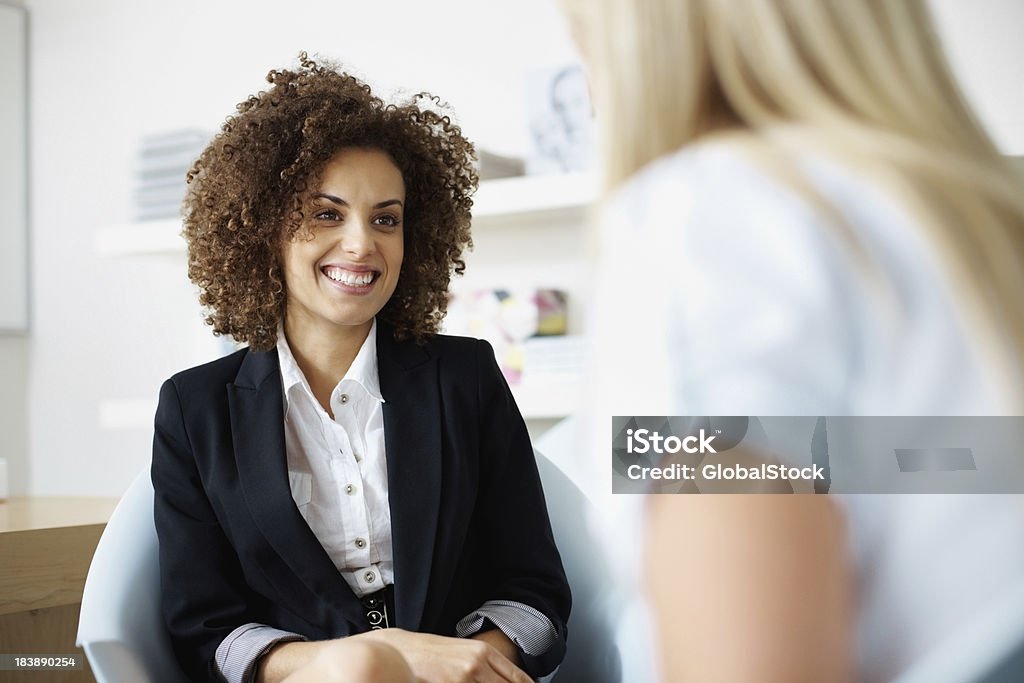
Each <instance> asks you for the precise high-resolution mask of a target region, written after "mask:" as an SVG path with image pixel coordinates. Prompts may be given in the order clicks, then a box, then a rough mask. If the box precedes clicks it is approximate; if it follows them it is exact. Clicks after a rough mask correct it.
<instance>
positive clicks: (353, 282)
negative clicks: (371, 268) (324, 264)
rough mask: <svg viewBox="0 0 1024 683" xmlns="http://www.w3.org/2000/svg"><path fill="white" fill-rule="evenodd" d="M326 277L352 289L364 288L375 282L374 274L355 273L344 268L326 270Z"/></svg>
mask: <svg viewBox="0 0 1024 683" xmlns="http://www.w3.org/2000/svg"><path fill="white" fill-rule="evenodd" d="M324 275H326V276H327V277H329V278H331V279H332V280H334V281H335V282H340V283H342V284H345V285H349V286H351V287H363V286H366V285H368V284H370V282H371V281H372V280H373V273H372V272H365V273H353V272H350V271H347V270H344V269H343V268H325V269H324Z"/></svg>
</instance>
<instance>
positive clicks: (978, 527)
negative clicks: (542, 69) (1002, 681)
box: [563, 0, 1024, 683]
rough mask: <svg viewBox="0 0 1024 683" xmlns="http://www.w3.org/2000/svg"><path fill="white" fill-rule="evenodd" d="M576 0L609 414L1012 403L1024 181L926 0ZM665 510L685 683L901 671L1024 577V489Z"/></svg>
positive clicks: (965, 629) (663, 527)
mask: <svg viewBox="0 0 1024 683" xmlns="http://www.w3.org/2000/svg"><path fill="white" fill-rule="evenodd" d="M563 3H564V5H565V6H566V9H567V13H568V15H569V18H570V22H571V24H572V27H573V30H574V32H575V34H576V36H577V37H578V40H579V43H580V47H581V51H582V52H583V54H584V57H585V59H586V61H587V62H588V63H589V69H590V75H591V85H592V90H593V94H594V97H595V102H596V112H597V117H598V124H599V129H600V131H601V135H602V136H603V153H604V155H605V161H606V170H607V180H608V184H609V188H610V190H611V192H610V196H609V199H608V201H607V203H606V207H605V211H604V212H603V221H602V225H603V229H602V235H601V236H602V241H601V243H602V258H603V259H604V261H605V265H606V267H607V268H609V270H608V271H607V273H606V274H608V275H609V276H608V277H605V278H604V279H603V281H604V283H605V286H604V288H603V290H604V291H603V296H604V299H602V301H601V311H602V313H603V314H604V315H603V316H602V317H603V318H605V320H604V321H603V322H599V323H598V329H597V334H596V337H595V339H596V340H597V344H598V347H599V352H598V361H599V363H600V364H599V366H598V367H600V368H601V370H600V377H601V379H600V380H599V381H600V382H601V383H602V384H603V386H602V387H599V389H600V390H599V391H595V392H594V395H595V396H600V397H601V399H600V400H602V401H603V404H602V406H601V407H600V409H599V410H597V411H596V414H597V415H598V418H599V419H600V420H607V418H608V416H609V415H998V414H1020V411H1021V409H1022V407H1024V394H1022V389H1021V387H1024V382H1022V379H1024V378H1022V374H1024V373H1022V362H1021V359H1022V358H1024V306H1022V304H1021V292H1022V291H1024V192H1022V191H1021V189H1022V187H1024V185H1022V180H1021V178H1020V177H1019V176H1018V175H1016V174H1015V173H1014V172H1013V171H1012V170H1011V168H1010V166H1009V163H1008V162H1007V161H1006V160H1004V159H1002V158H1001V157H1000V156H999V154H998V152H997V150H996V149H995V147H994V145H993V143H992V142H991V141H990V139H989V138H988V137H987V136H986V134H985V132H984V131H983V130H982V129H981V127H980V125H979V124H978V122H977V120H976V118H975V116H974V115H973V114H972V112H971V111H970V109H969V107H968V106H967V104H966V103H965V102H964V99H963V97H962V96H961V94H960V92H959V91H958V89H957V86H956V84H955V83H954V81H953V79H952V77H951V76H950V72H949V70H948V68H947V66H946V64H945V61H944V58H943V56H942V54H941V51H940V49H939V47H938V45H937V43H936V39H935V37H934V34H933V30H932V25H931V22H930V18H929V16H928V13H927V11H926V9H925V7H924V4H923V2H921V1H918V0H898V1H891V0H859V1H856V2H848V1H846V0H821V1H809V0H730V1H729V2H725V1H724V0H634V1H633V2H628V3H626V2H620V1H619V0H563ZM605 424H606V422H602V425H605ZM601 436H606V435H604V434H601ZM645 515H646V524H645V526H644V531H645V537H646V542H645V543H643V547H642V548H637V549H636V551H635V554H633V555H632V557H633V559H634V560H635V561H636V562H637V563H639V562H641V561H644V563H645V564H644V567H645V569H640V568H639V567H638V569H637V571H636V572H635V574H636V575H637V576H639V577H640V579H639V581H638V582H637V583H638V585H637V586H636V588H637V589H638V590H642V591H643V592H644V593H645V594H646V595H647V597H648V604H649V605H650V612H651V617H652V619H651V622H652V624H653V626H654V629H655V630H654V632H655V634H656V635H655V641H656V643H657V645H658V650H659V652H660V655H659V656H658V657H657V660H656V661H657V668H660V670H661V678H662V679H663V680H665V681H671V682H672V683H683V682H686V681H701V682H702V683H709V682H715V681H760V682H762V683H763V682H772V681H778V682H780V683H782V682H784V683H794V682H799V681H809V682H821V681H851V680H859V681H867V682H871V683H873V682H879V681H891V680H896V679H897V678H898V677H899V676H901V675H913V672H914V670H915V667H921V666H923V665H924V664H926V663H927V662H928V661H929V660H930V659H931V658H934V657H936V656H937V654H936V653H942V652H949V653H954V652H955V651H956V649H957V647H958V644H960V643H963V642H966V639H967V634H968V633H970V632H977V630H978V629H979V628H981V626H980V625H982V624H986V623H995V622H996V621H998V618H999V615H998V613H999V611H1000V609H1001V608H1002V606H1004V605H1005V604H1006V599H1005V598H1006V596H1007V595H1010V594H1014V595H1021V594H1022V590H1024V543H1021V542H1020V539H1021V538H1024V505H1022V501H1021V497H1019V496H966V495H965V496H940V495H934V496H908V495H887V496H848V497H839V496H829V497H825V496H817V497H815V496H803V497H786V498H784V499H783V498H772V497H769V496H761V497H758V496H748V497H742V496H735V497H731V496H729V497H727V496H718V497H715V496H703V497H696V496H692V497H691V496H657V497H652V499H651V500H649V501H648V502H647V507H646V510H645ZM619 538H621V537H619ZM619 554H620V555H624V556H626V557H630V556H631V555H630V553H624V552H622V546H619ZM972 630H973V631H972ZM950 657H953V655H952V654H951V655H950ZM950 661H951V662H953V661H954V659H950ZM955 661H957V662H959V663H960V664H962V665H964V666H965V667H967V665H966V664H964V661H965V660H955ZM953 668H955V667H952V666H951V667H945V673H944V675H950V676H952V674H951V673H950V672H951V671H952V669H953ZM967 668H969V667H967ZM967 668H964V669H963V670H964V671H966V670H967ZM918 670H920V669H918ZM931 680H939V679H937V678H935V679H931ZM950 680H953V678H950Z"/></svg>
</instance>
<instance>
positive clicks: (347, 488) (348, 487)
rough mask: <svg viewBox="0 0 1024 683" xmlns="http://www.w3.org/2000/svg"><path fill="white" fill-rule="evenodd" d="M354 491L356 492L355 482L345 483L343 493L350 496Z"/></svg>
mask: <svg viewBox="0 0 1024 683" xmlns="http://www.w3.org/2000/svg"><path fill="white" fill-rule="evenodd" d="M355 492H356V486H355V484H345V493H347V494H348V495H350V496H351V495H352V494H354V493H355Z"/></svg>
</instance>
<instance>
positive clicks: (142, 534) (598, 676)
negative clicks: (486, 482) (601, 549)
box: [78, 453, 622, 683]
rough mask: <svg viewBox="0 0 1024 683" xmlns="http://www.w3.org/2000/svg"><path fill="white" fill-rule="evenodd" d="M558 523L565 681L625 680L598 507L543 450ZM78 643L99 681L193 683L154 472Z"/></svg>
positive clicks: (114, 544)
mask: <svg viewBox="0 0 1024 683" xmlns="http://www.w3.org/2000/svg"><path fill="white" fill-rule="evenodd" d="M537 464H538V468H539V469H540V474H541V479H542V480H543V483H544V490H545V495H546V498H547V504H548V512H549V514H550V516H551V525H552V529H553V532H554V535H555V540H556V541H557V543H558V547H559V550H560V551H561V554H562V559H563V561H564V564H565V569H566V572H567V574H568V576H569V585H570V586H571V587H572V592H573V611H572V616H571V618H570V620H569V648H568V652H567V654H566V658H565V661H564V662H563V664H562V666H561V668H560V669H559V672H558V675H557V676H556V677H555V678H556V681H557V683H619V681H621V680H622V676H621V673H620V671H619V668H620V666H619V657H618V652H617V650H616V648H615V646H614V642H613V640H614V639H613V636H612V631H613V629H612V628H611V626H610V625H609V624H608V623H607V619H606V617H605V613H606V612H605V610H604V605H605V602H606V598H607V596H608V593H609V591H610V586H609V583H608V581H607V580H606V578H605V577H604V576H603V575H602V572H601V566H602V565H601V563H599V562H594V558H593V555H592V552H593V545H592V543H590V541H589V540H588V539H587V537H586V534H585V533H584V530H583V528H582V527H583V520H584V519H585V517H586V515H587V514H589V513H588V511H587V507H588V506H589V505H590V503H589V501H587V499H586V497H585V496H584V495H583V493H582V492H581V491H580V489H579V488H578V487H577V486H576V485H575V484H573V483H572V481H571V480H570V479H569V478H568V477H567V476H566V475H565V474H564V473H563V472H562V471H561V470H560V469H559V468H558V467H557V466H555V465H554V464H553V463H552V462H551V461H549V460H548V459H547V458H546V457H544V456H543V455H541V454H539V453H538V454H537ZM78 645H79V647H81V648H83V649H84V650H85V654H86V657H88V658H89V664H90V666H91V667H92V670H93V674H94V675H95V676H96V681H97V683H147V682H151V683H158V682H163V681H166V682H168V683H179V682H180V683H185V682H186V681H188V679H187V678H186V677H185V675H184V674H183V673H182V672H181V670H180V668H179V666H178V663H177V660H176V659H175V657H174V654H173V652H172V650H171V643H170V639H169V638H168V635H167V631H166V630H165V628H164V623H163V619H162V617H161V614H160V574H159V566H158V553H157V537H156V528H155V526H154V524H153V485H152V482H151V481H150V478H149V469H148V468H147V469H146V470H145V471H143V472H142V473H140V474H139V476H137V477H136V478H135V481H134V482H132V484H131V486H129V487H128V491H127V492H126V493H125V494H124V497H123V498H122V499H121V502H120V503H119V504H118V506H117V509H116V510H114V514H113V515H112V516H111V518H110V521H109V522H108V523H107V527H106V529H105V530H104V532H103V536H102V537H101V538H100V542H99V545H98V546H97V548H96V554H95V555H94V556H93V559H92V564H91V566H90V567H89V576H88V578H87V579H86V582H85V592H84V594H83V596H82V611H81V615H80V618H79V623H78Z"/></svg>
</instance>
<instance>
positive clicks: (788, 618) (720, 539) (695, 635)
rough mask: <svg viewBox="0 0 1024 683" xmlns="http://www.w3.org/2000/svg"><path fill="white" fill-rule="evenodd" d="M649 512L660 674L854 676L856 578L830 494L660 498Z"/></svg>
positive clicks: (797, 679)
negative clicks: (852, 669) (849, 562)
mask: <svg viewBox="0 0 1024 683" xmlns="http://www.w3.org/2000/svg"><path fill="white" fill-rule="evenodd" d="M648 519H649V527H648V533H649V536H648V546H647V547H648V550H647V558H646V559H647V583H648V587H649V592H648V598H649V602H650V605H651V607H652V611H653V618H654V624H655V628H656V633H657V641H658V642H657V645H658V651H659V653H660V654H659V657H660V667H661V671H662V678H663V680H664V681H671V682H672V683H689V682H690V681H699V682H700V683H743V682H746V681H757V682H758V683H804V682H806V683H847V682H848V681H852V680H853V675H852V672H851V666H852V664H851V662H852V644H853V633H854V628H853V623H854V611H855V610H854V588H853V587H854V581H853V577H852V571H851V567H850V566H849V565H848V561H847V555H846V551H845V537H844V533H843V523H842V518H841V514H840V511H839V510H838V509H836V507H835V505H834V504H833V503H832V501H830V500H829V499H828V498H826V497H824V496H813V495H660V496H652V497H651V499H650V504H649V508H648Z"/></svg>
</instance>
